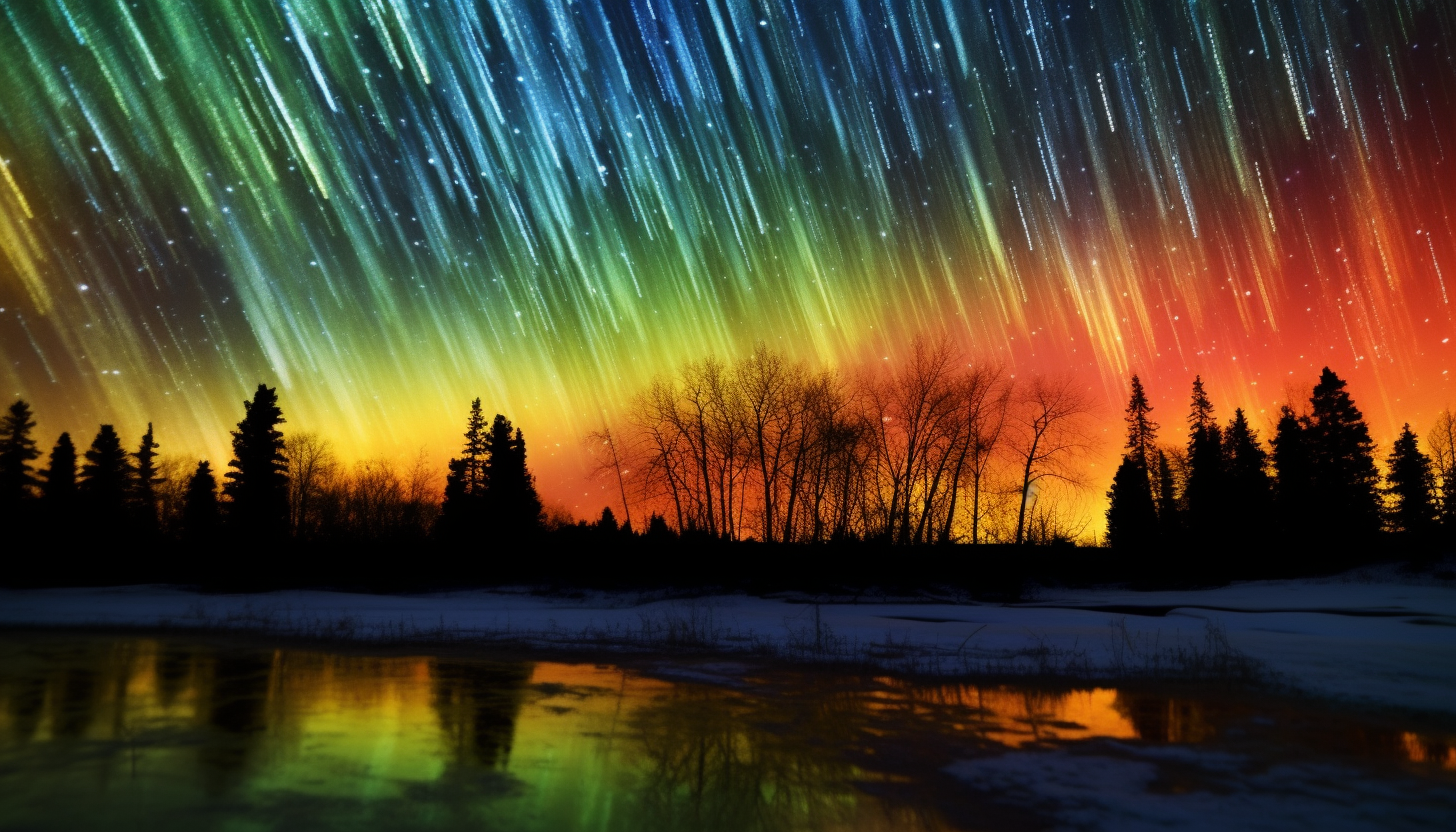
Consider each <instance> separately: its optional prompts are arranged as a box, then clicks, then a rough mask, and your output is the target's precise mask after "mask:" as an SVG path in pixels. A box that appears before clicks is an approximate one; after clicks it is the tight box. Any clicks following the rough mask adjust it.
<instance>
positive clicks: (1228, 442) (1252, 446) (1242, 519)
mask: <svg viewBox="0 0 1456 832" xmlns="http://www.w3.org/2000/svg"><path fill="white" fill-rule="evenodd" d="M1223 447H1224V454H1225V472H1224V473H1225V477H1226V481H1227V491H1226V493H1227V495H1228V496H1227V502H1226V504H1225V507H1224V508H1225V510H1226V515H1225V523H1226V524H1227V527H1228V528H1229V529H1230V530H1231V531H1234V532H1236V533H1237V534H1238V536H1239V537H1240V538H1242V540H1241V541H1240V542H1241V543H1244V544H1248V545H1252V546H1254V547H1256V548H1263V547H1267V546H1268V545H1269V534H1270V531H1271V530H1270V528H1269V523H1270V519H1271V516H1270V513H1271V511H1272V510H1273V491H1272V487H1271V483H1270V481H1269V471H1268V467H1269V454H1268V453H1266V452H1265V451H1264V449H1263V447H1261V446H1260V444H1259V434H1258V431H1256V430H1254V429H1253V428H1252V427H1250V426H1249V420H1248V417H1246V416H1245V415H1244V411H1243V408H1238V409H1236V410H1234V418H1233V419H1232V420H1230V421H1229V424H1228V429H1227V430H1225V431H1224V442H1223ZM1245 550H1247V546H1246V547H1245Z"/></svg>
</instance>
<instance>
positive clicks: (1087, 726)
mask: <svg viewBox="0 0 1456 832" xmlns="http://www.w3.org/2000/svg"><path fill="white" fill-rule="evenodd" d="M705 676H712V677H714V678H716V679H717V680H718V681H716V682H712V683H709V682H705V681H701V680H702V679H703V678H704V677H705ZM693 679H698V681H692V680H693ZM724 680H726V681H727V682H729V684H724V683H723V681H724ZM1452 739H1453V737H1452V736H1451V734H1450V733H1449V732H1448V726H1444V725H1442V724H1439V723H1431V722H1429V721H1422V720H1417V719H1414V718H1397V717H1378V716H1375V715H1367V714H1361V713H1359V712H1358V711H1351V710H1341V709H1337V708H1331V707H1327V706H1313V705H1309V704H1306V703H1299V702H1297V701H1293V700H1288V699H1276V698H1271V697H1254V696H1249V695H1244V694H1239V693H1237V692H1229V691H1213V690H1196V689H1187V688H1185V689H1182V690H1178V691H1169V690H1166V689H1164V690H1158V689H1152V688H1150V689H1141V690H1137V689H1122V690H1114V689H1108V688H1087V689H1060V690H1044V689H1036V688H1021V687H1013V686H1006V685H986V686H976V685H917V684H910V683H906V682H901V681H897V680H893V679H885V678H864V677H856V676H849V675H839V674H830V673H823V672H812V673H811V672H805V671H798V670H794V669H784V668H777V669H775V668H754V669H744V668H739V669H736V670H735V669H734V668H729V667H726V666H723V665H693V664H684V663H681V662H679V663H673V664H663V663H656V664H651V665H642V666H639V667H638V669H628V668H622V667H616V666H610V665H592V664H577V663H562V662H553V661H522V660H518V659H511V660H491V659H489V658H481V657H478V656H472V655H470V654H468V653H464V652H440V653H435V654H429V653H400V652H388V651H374V652H369V651H365V650H342V651H328V650H317V649H303V648H299V647H290V646H277V647H275V646H270V645H267V644H263V643H256V642H253V643H250V642H242V641H225V640H206V639H196V638H185V637H163V638H144V637H135V636H111V635H95V634H67V633H34V632H32V633H9V634H0V829H27V830H31V829H36V830H44V829H86V828H106V829H146V830H149V832H159V830H168V829H187V830H204V829H219V830H252V829H308V830H315V829H497V830H553V832H557V831H560V832H565V831H568V830H618V829H621V830H790V829H793V830H798V829H806V830H821V829H822V830H892V829H893V830H912V829H921V830H952V829H983V828H993V829H995V828H1037V827H1041V826H1044V825H1045V824H1046V823H1047V822H1048V821H1049V820H1050V821H1060V822H1062V823H1064V824H1071V825H1077V826H1086V827H1089V828H1096V827H1097V826H1098V825H1099V824H1101V825H1103V826H1106V827H1107V828H1136V827H1137V823H1138V822H1139V818H1140V815H1139V813H1142V814H1146V813H1147V812H1150V811H1153V812H1154V814H1156V813H1157V812H1163V813H1164V814H1166V813H1167V812H1172V813H1173V818H1172V819H1173V822H1175V823H1178V822H1179V821H1180V818H1181V819H1182V820H1187V819H1188V818H1189V817H1193V815H1187V813H1185V814H1183V815H1180V814H1178V813H1179V812H1182V811H1183V809H1182V808H1179V807H1187V808H1188V809H1189V810H1190V811H1199V812H1201V811H1206V807H1205V806H1204V804H1206V803H1207V802H1208V801H1209V800H1214V801H1217V800H1225V799H1228V795H1229V794H1230V793H1231V792H1236V793H1237V795H1236V796H1237V797H1239V800H1240V801H1241V802H1240V804H1239V805H1240V806H1244V807H1245V808H1248V806H1253V807H1254V808H1253V809H1251V810H1250V811H1251V813H1252V814H1251V817H1252V818H1254V819H1255V820H1258V819H1260V818H1271V817H1272V818H1274V820H1275V821H1277V820H1278V815H1277V811H1278V810H1281V807H1283V809H1287V810H1289V811H1294V812H1296V816H1297V818H1300V819H1305V820H1309V821H1310V822H1311V825H1312V826H1313V827H1314V828H1322V829H1331V828H1346V827H1345V826H1342V825H1341V823H1339V822H1334V823H1333V824H1332V823H1331V822H1330V820H1331V819H1333V820H1335V821H1339V820H1342V819H1343V820H1349V819H1351V818H1352V817H1354V818H1355V819H1357V820H1358V817H1359V815H1358V813H1356V814H1355V815H1352V814H1351V812H1350V810H1349V806H1348V804H1349V802H1350V801H1351V800H1354V802H1355V803H1356V804H1357V805H1358V807H1359V808H1362V809H1368V810H1369V811H1370V812H1371V813H1373V814H1371V817H1372V818H1373V819H1374V821H1373V822H1375V823H1377V825H1376V826H1372V827H1371V828H1401V827H1402V825H1404V826H1405V827H1407V828H1442V826H1443V824H1445V828H1452V827H1451V826H1450V825H1449V824H1448V822H1449V821H1452V820H1453V819H1456V745H1453V743H1452ZM1180 755H1181V756H1180ZM1189 755H1192V756H1189ZM1230 760H1232V761H1234V762H1233V763H1230V762H1229V761H1230ZM1312 767H1313V768H1312ZM1285 770H1288V771H1291V772H1294V773H1293V774H1288V775H1284V774H1278V772H1282V771H1285ZM1300 772H1304V774H1301V773H1300ZM1310 772H1313V773H1310ZM1331 772H1334V773H1333V774H1332V773H1331ZM1069 773H1070V774H1071V775H1072V776H1070V777H1069V776H1068V775H1069ZM1094 774H1095V776H1093V775H1094ZM1058 778H1062V779H1061V780H1058ZM1099 778H1100V779H1099ZM1261 778H1262V779H1261ZM1342 778H1350V779H1351V780H1352V781H1357V780H1358V782H1360V783H1361V784H1362V785H1361V787H1360V788H1361V789H1363V790H1364V791H1358V793H1352V792H1348V790H1345V789H1343V788H1342V787H1341V786H1340V784H1339V783H1338V781H1339V780H1341V779H1342ZM1332 779H1333V780H1335V781H1337V782H1336V783H1335V788H1334V789H1333V792H1332V791H1331V789H1329V788H1326V786H1327V785H1328V784H1329V783H1330V781H1331V780H1332ZM1063 781H1065V782H1063ZM1370 783H1376V784H1377V785H1378V788H1375V789H1374V791H1371V788H1372V787H1370V786H1369V785H1368V784H1370ZM1053 787H1055V788H1053ZM1079 787H1081V788H1082V789H1083V791H1084V792H1086V794H1079V793H1077V791H1076V790H1077V788H1079ZM1322 789H1323V791H1322ZM1069 790H1070V791H1069ZM1119 790H1121V791H1119ZM1340 792H1344V793H1345V795H1344V797H1342V796H1341V794H1340ZM1069 794H1070V797H1069V796H1068V795H1069ZM1119 794H1124V795H1125V796H1126V797H1127V800H1124V801H1123V802H1121V803H1119V802H1118V801H1119V798H1118V797H1117V795H1119ZM1350 794H1354V795H1355V796H1354V797H1353V798H1351V797H1350V796H1349V795H1350ZM1271 796H1272V797H1271ZM1263 798H1270V799H1273V800H1274V804H1273V805H1274V809H1268V808H1267V807H1266V808H1259V806H1260V805H1262V804H1259V800H1260V799H1263ZM1198 801H1202V802H1201V803H1200V802H1198ZM1251 801H1252V803H1251ZM1342 801H1343V805H1342ZM1266 802H1267V801H1266ZM1322 806H1327V807H1328V808H1329V810H1330V813H1331V814H1330V816H1329V818H1325V819H1323V820H1321V818H1320V815H1321V807H1322ZM1290 807H1293V808H1292V809H1291V808H1290ZM1154 810H1156V811H1154ZM1271 811H1274V812H1275V814H1273V815H1271V814H1270V812H1271ZM1391 812H1397V813H1399V812H1404V813H1405V814H1403V815H1399V816H1393V815H1392V814H1391ZM1069 813H1070V814H1069ZM1099 813H1100V814H1099ZM1229 817H1232V816H1229ZM1392 818H1393V819H1392ZM1226 819H1228V818H1226ZM1142 820H1147V821H1148V822H1149V824H1151V825H1152V826H1156V825H1157V824H1159V823H1162V822H1164V821H1166V820H1167V818H1165V817H1163V816H1162V815H1157V816H1156V817H1151V818H1142ZM1255 825H1257V824H1255ZM1280 825H1281V826H1282V824H1280ZM1150 828H1151V826H1150ZM1348 828H1364V827H1360V826H1358V825H1356V826H1348Z"/></svg>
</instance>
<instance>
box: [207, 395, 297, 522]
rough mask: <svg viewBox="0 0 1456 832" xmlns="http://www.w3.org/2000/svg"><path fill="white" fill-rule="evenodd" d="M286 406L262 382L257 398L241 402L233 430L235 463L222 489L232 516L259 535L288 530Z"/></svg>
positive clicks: (234, 519)
mask: <svg viewBox="0 0 1456 832" xmlns="http://www.w3.org/2000/svg"><path fill="white" fill-rule="evenodd" d="M283 421H284V419H283V411H282V409H281V408H279V406H278V393H277V391H276V390H274V389H273V388H270V387H268V386H266V385H263V384H259V385H258V390H257V392H256V393H254V394H253V400H252V401H250V402H246V401H245V402H243V419H242V421H241V422H238V428H237V430H235V431H233V459H232V461H231V462H229V463H228V467H229V468H232V469H233V470H232V471H229V472H228V474H227V483H226V484H224V485H223V493H224V494H226V495H227V496H228V499H229V501H230V502H229V504H228V520H229V522H231V523H233V524H234V525H235V527H236V530H237V531H238V532H239V533H241V534H243V535H246V536H248V537H251V538H255V539H278V538H282V537H284V536H285V535H286V534H287V532H288V458H287V457H286V456H285V455H284V453H283V432H282V431H280V430H278V425H280V424H282V423H283Z"/></svg>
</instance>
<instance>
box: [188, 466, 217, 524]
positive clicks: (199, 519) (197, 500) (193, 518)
mask: <svg viewBox="0 0 1456 832" xmlns="http://www.w3.org/2000/svg"><path fill="white" fill-rule="evenodd" d="M221 526H222V513H221V512H220V511H219V510H218V504H217V478H216V477H214V476H213V474H212V464H211V463H209V462H208V461H207V460H205V459H204V460H202V461H201V462H198V463H197V470H196V471H195V472H193V474H192V476H191V477H190V478H188V480H187V493H186V494H185V495H184V496H183V498H182V536H183V537H184V538H185V539H186V540H188V541H189V542H192V543H208V542H212V541H213V540H214V539H215V538H216V536H217V534H218V532H219V530H220V528H221Z"/></svg>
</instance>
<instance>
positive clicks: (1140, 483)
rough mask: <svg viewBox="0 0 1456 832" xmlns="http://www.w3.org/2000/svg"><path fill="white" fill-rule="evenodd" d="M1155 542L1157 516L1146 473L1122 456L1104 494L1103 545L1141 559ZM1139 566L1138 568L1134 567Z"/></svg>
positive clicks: (1134, 462)
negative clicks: (1104, 543) (1105, 511)
mask: <svg viewBox="0 0 1456 832" xmlns="http://www.w3.org/2000/svg"><path fill="white" fill-rule="evenodd" d="M1157 539H1158V512H1157V509H1156V508H1155V507H1154V505H1153V491H1152V488H1151V487H1150V486H1149V483H1148V471H1147V469H1146V468H1144V467H1143V466H1142V465H1140V464H1138V461H1137V460H1136V459H1134V458H1133V457H1132V455H1131V454H1129V455H1127V456H1124V457H1123V458H1122V462H1121V463H1119V464H1118V466H1117V472H1116V473H1114V474H1113V475H1112V488H1111V490H1109V491H1108V492H1107V545H1109V546H1111V547H1112V548H1113V549H1117V550H1119V551H1122V552H1127V553H1130V554H1134V555H1145V554H1146V553H1147V552H1148V551H1149V550H1150V549H1151V548H1152V547H1153V546H1154V545H1155V544H1156V543H1157ZM1138 565H1142V564H1138Z"/></svg>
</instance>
